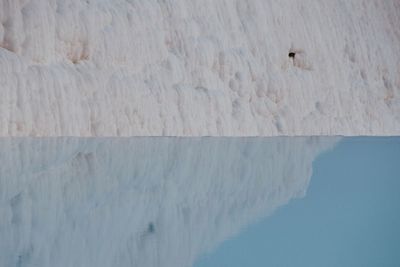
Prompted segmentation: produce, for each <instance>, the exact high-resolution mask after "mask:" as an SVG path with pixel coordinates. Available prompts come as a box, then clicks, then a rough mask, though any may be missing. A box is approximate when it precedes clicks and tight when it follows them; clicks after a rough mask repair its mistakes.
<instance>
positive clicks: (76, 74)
mask: <svg viewBox="0 0 400 267" xmlns="http://www.w3.org/2000/svg"><path fill="white" fill-rule="evenodd" d="M289 51H295V52H297V54H296V57H295V59H294V60H292V59H290V58H289V57H288V53H289ZM336 134H340V135H360V134H362V135H398V134H400V2H399V1H398V0H385V1H382V0H352V1H345V0H318V1H311V0H308V1H307V0H306V1H303V0H282V1H275V0H200V1H194V0H190V1H184V0H147V1H141V0H0V136H136V135H180V136H202V135H214V136H219V135H225V136H246V135H249V136H257V135H260V136H274V135H336Z"/></svg>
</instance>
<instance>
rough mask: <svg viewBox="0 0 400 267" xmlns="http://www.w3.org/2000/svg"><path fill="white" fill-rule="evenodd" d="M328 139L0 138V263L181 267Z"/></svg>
mask: <svg viewBox="0 0 400 267" xmlns="http://www.w3.org/2000/svg"><path fill="white" fill-rule="evenodd" d="M337 140H338V139H337V138H318V137H309V138H282V137H279V138H271V139H269V138H268V139H265V138H195V139H193V138H179V139H178V138H132V139H127V138H118V139H97V138H94V139H82V138H43V139H27V138H21V139H16V138H8V139H7V138H1V139H0V162H1V165H0V266H5V267H11V266H12V267H24V266H41V267H53V266H58V267H69V266H71V267H72V266H73V267H87V266H97V267H103V266H104V267H113V266H135V267H136V266H137V267H152V266H154V267H156V266H157V267H190V266H192V264H193V262H194V261H195V260H196V258H197V257H198V256H200V255H201V254H203V253H205V252H208V251H210V250H211V249H213V248H215V246H217V245H218V244H219V243H221V242H223V241H224V240H225V239H226V238H229V237H232V236H233V235H234V234H237V233H238V232H239V230H241V228H243V227H245V226H247V225H248V224H249V223H254V222H255V221H256V220H258V219H260V218H262V217H264V216H267V215H269V214H270V213H271V212H273V210H275V209H276V208H277V207H279V206H282V205H284V204H286V203H287V202H289V201H290V200H291V199H293V198H297V197H302V196H304V194H305V193H306V190H307V187H308V183H309V181H310V177H311V173H312V161H313V160H314V159H315V158H316V157H317V155H318V154H320V153H321V152H323V151H326V150H327V149H329V148H330V147H332V146H333V145H334V144H335V143H336V142H337Z"/></svg>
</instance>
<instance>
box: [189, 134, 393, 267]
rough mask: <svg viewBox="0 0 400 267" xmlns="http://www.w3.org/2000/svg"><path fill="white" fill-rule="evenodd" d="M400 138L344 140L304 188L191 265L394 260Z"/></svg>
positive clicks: (377, 262)
mask: <svg viewBox="0 0 400 267" xmlns="http://www.w3.org/2000/svg"><path fill="white" fill-rule="evenodd" d="M399 252H400V138H399V137H392V138H376V137H375V138H372V137H358V138H345V139H343V140H342V141H341V142H339V144H338V145H337V146H335V148H334V149H333V150H331V151H329V152H327V153H324V154H322V155H320V156H319V157H318V158H317V160H316V161H315V162H314V164H313V175H312V178H311V183H310V186H309V188H308V191H307V194H306V196H305V197H304V198H303V199H299V200H295V201H293V202H291V203H289V204H288V205H287V206H284V207H282V208H281V209H279V210H278V211H276V212H275V213H274V214H273V215H272V216H270V217H267V218H264V219H263V220H261V221H259V222H258V223H256V224H254V225H251V226H249V227H247V228H245V229H243V231H242V232H241V233H240V234H239V235H238V236H235V237H234V238H232V239H230V240H227V241H226V242H225V243H223V244H222V245H221V246H219V247H218V248H217V249H216V250H215V251H214V252H212V253H211V254H208V255H206V256H203V257H201V259H199V260H198V261H197V262H196V264H195V265H194V266H196V267H205V266H220V267H222V266H230V267H234V266H400V253H399Z"/></svg>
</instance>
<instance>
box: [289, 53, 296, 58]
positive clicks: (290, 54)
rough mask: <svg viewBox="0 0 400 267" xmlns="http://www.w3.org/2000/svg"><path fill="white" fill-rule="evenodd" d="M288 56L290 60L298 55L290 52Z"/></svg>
mask: <svg viewBox="0 0 400 267" xmlns="http://www.w3.org/2000/svg"><path fill="white" fill-rule="evenodd" d="M288 56H289V57H290V58H294V57H295V56H296V53H295V52H289V54H288Z"/></svg>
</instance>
